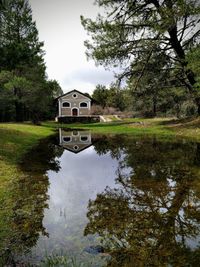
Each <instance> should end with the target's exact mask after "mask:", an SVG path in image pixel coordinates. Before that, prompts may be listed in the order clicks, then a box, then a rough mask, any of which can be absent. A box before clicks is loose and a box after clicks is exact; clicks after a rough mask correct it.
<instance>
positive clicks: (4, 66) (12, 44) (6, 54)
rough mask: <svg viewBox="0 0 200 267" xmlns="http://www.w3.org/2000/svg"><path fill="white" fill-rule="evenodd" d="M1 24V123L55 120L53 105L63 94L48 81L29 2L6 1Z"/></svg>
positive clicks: (0, 6) (41, 48) (53, 83)
mask: <svg viewBox="0 0 200 267" xmlns="http://www.w3.org/2000/svg"><path fill="white" fill-rule="evenodd" d="M0 22H1V23H0V55H1V56H0V103H1V105H0V121H13V120H14V121H24V120H32V121H33V122H34V123H38V122H39V121H40V120H42V119H47V118H53V117H54V116H55V110H54V109H53V101H54V99H55V97H56V96H58V95H59V94H61V93H62V90H61V88H60V86H59V84H58V83H57V82H56V81H48V80H47V77H46V67H45V63H44V59H43V55H44V51H43V43H42V42H40V41H39V38H38V30H37V28H36V24H35V22H34V21H33V19H32V11H31V7H30V5H29V2H28V0H7V1H4V0H2V1H1V5H0Z"/></svg>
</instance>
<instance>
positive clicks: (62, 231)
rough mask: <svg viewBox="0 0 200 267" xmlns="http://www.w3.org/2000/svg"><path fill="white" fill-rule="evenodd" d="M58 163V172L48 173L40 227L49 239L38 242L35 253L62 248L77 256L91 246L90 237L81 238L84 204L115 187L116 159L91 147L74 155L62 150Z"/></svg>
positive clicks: (85, 207)
mask: <svg viewBox="0 0 200 267" xmlns="http://www.w3.org/2000/svg"><path fill="white" fill-rule="evenodd" d="M59 161H60V166H61V170H60V171H59V173H56V172H53V171H49V172H48V176H49V181H50V187H49V191H48V194H49V197H50V199H49V203H48V204H49V209H46V211H45V217H44V221H43V224H44V227H45V228H46V230H47V232H48V233H49V238H44V237H41V238H40V239H39V241H38V244H37V248H35V250H36V251H35V252H36V253H38V250H39V251H40V253H41V250H42V249H43V251H44V253H46V252H48V254H49V252H51V253H52V250H54V249H57V250H59V249H62V250H63V248H64V249H66V250H67V251H68V250H69V251H75V252H76V253H79V252H81V251H83V248H84V246H87V245H92V242H94V241H93V239H91V237H83V231H84V228H85V226H86V224H87V217H86V213H87V206H88V201H89V199H95V197H96V195H97V194H98V193H101V192H103V191H104V189H105V188H106V186H110V187H114V186H115V187H116V185H115V178H116V170H117V167H118V162H117V160H115V159H112V158H111V157H110V155H109V154H106V155H102V156H99V155H97V154H96V152H95V150H94V147H93V146H91V147H89V148H88V149H86V150H84V151H82V152H80V153H78V154H74V153H71V152H69V151H67V150H65V151H64V153H63V155H62V156H61V158H60V159H59ZM77 243H79V244H78V245H77ZM77 250H79V251H77Z"/></svg>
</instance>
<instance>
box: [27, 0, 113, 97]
mask: <svg viewBox="0 0 200 267" xmlns="http://www.w3.org/2000/svg"><path fill="white" fill-rule="evenodd" d="M29 2H30V4H31V7H32V11H33V19H34V20H35V21H36V24H37V28H38V31H39V38H40V41H44V50H45V51H46V55H45V62H46V66H47V74H48V77H49V79H56V80H57V81H58V82H59V84H60V85H61V87H62V89H63V91H64V92H67V91H69V90H72V89H77V90H80V91H82V92H88V93H92V91H93V90H94V88H95V86H96V85H97V84H104V85H109V84H110V83H111V81H113V73H112V72H109V71H105V70H104V68H103V67H98V68H97V67H95V64H94V62H93V61H92V60H90V61H87V58H86V55H85V50H86V48H85V47H84V44H83V42H84V40H86V39H87V38H88V36H87V34H86V32H85V30H84V29H83V27H82V25H81V22H80V15H84V16H85V17H89V18H95V17H96V15H97V13H98V12H99V9H98V7H97V6H94V5H93V2H94V0H29Z"/></svg>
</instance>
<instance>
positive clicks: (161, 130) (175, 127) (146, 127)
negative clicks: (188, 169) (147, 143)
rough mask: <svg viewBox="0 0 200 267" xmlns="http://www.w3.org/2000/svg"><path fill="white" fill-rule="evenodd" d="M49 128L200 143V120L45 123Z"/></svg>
mask: <svg viewBox="0 0 200 267" xmlns="http://www.w3.org/2000/svg"><path fill="white" fill-rule="evenodd" d="M42 125H43V126H45V127H48V128H51V129H52V128H66V129H76V128H78V129H82V130H84V129H89V130H91V131H92V132H94V133H99V134H132V135H141V134H142V135H156V136H157V137H160V138H162V139H163V138H173V137H184V138H190V139H194V140H196V141H200V118H190V119H182V120H177V119H175V118H153V119H143V118H134V119H124V120H122V121H112V122H100V123H85V124H80V123H73V124H62V123H57V122H44V123H43V124H42Z"/></svg>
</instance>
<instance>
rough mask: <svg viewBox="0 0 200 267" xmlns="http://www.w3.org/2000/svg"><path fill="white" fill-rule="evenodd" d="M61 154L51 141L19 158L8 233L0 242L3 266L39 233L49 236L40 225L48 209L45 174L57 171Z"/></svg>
mask: <svg viewBox="0 0 200 267" xmlns="http://www.w3.org/2000/svg"><path fill="white" fill-rule="evenodd" d="M62 153H63V149H62V148H60V147H58V146H56V145H54V140H53V139H52V138H50V139H45V140H42V141H41V142H40V143H39V144H38V145H37V146H36V147H34V148H33V149H31V150H30V151H29V152H28V153H27V154H26V155H25V157H24V158H23V159H22V162H21V164H20V166H19V172H18V173H17V174H16V177H15V179H14V182H13V184H12V186H11V189H10V202H11V203H10V207H9V208H10V210H9V218H8V220H7V221H8V224H9V227H8V228H9V232H8V233H7V236H6V238H4V239H3V240H0V255H1V254H2V258H4V260H3V263H4V264H6V263H7V264H8V262H9V263H10V262H11V263H12V264H14V262H15V256H14V255H15V254H21V253H26V252H28V251H29V250H30V249H31V248H32V247H33V246H35V245H36V243H37V240H38V238H39V236H40V235H41V234H42V235H46V236H48V233H47V232H46V230H45V228H44V226H43V217H44V209H45V208H48V204H47V200H48V195H47V191H48V186H49V180H48V176H47V175H46V172H47V171H48V170H54V171H58V170H59V168H60V167H59V161H58V160H57V159H58V157H60V156H61V155H62ZM0 231H1V229H0ZM1 249H2V250H1ZM3 263H2V264H3ZM0 265H1V261H0ZM13 266H15V265H13Z"/></svg>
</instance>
